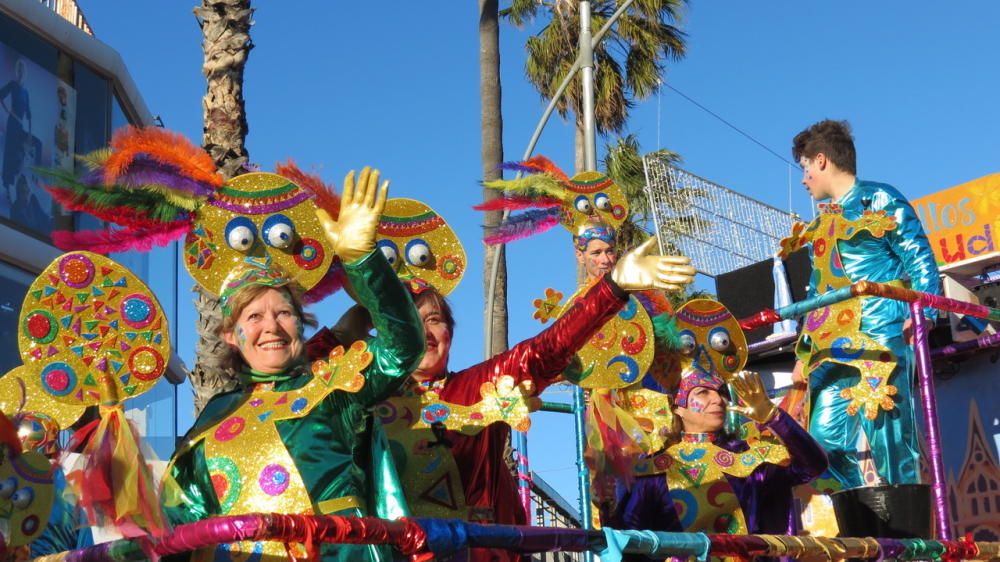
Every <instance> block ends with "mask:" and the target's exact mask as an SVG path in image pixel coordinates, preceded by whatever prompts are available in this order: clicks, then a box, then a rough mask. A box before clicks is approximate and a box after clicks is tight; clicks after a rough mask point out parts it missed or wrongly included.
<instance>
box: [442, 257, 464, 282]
mask: <svg viewBox="0 0 1000 562" xmlns="http://www.w3.org/2000/svg"><path fill="white" fill-rule="evenodd" d="M464 270H465V265H464V264H463V263H462V258H461V257H459V256H456V255H447V256H444V257H443V258H441V260H440V261H439V262H438V273H439V274H440V275H441V277H443V278H445V279H447V280H449V281H451V280H453V279H458V278H459V277H461V275H462V271H464Z"/></svg>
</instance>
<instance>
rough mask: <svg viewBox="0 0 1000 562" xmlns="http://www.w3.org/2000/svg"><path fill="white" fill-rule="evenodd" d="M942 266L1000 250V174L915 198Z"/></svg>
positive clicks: (921, 220) (916, 207) (916, 208)
mask: <svg viewBox="0 0 1000 562" xmlns="http://www.w3.org/2000/svg"><path fill="white" fill-rule="evenodd" d="M912 203H913V208H914V209H915V210H916V211H917V216H919V217H920V222H922V223H923V225H924V230H925V231H926V232H927V238H928V239H929V240H930V243H931V248H933V249H934V256H935V257H937V262H938V265H939V266H944V265H954V264H957V263H961V262H964V261H968V260H972V259H976V258H979V257H980V256H985V255H987V254H992V253H994V252H997V251H998V250H1000V244H998V243H1000V240H998V239H997V236H998V235H1000V174H992V175H989V176H984V177H981V178H979V179H975V180H972V181H970V182H966V183H963V184H961V185H956V186H955V187H950V188H948V189H945V190H942V191H938V192H937V193H932V194H930V195H928V196H926V197H921V198H920V199H914V200H913V201H912Z"/></svg>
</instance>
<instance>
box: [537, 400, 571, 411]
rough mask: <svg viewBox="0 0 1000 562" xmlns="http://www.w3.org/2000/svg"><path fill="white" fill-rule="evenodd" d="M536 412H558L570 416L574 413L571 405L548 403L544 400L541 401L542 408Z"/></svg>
mask: <svg viewBox="0 0 1000 562" xmlns="http://www.w3.org/2000/svg"><path fill="white" fill-rule="evenodd" d="M538 410H539V411H540V412H559V413H560V414H572V413H573V412H575V411H576V410H575V409H574V408H573V405H572V404H566V403H564V402H548V401H546V400H543V401H542V407H541V408H539V409H538Z"/></svg>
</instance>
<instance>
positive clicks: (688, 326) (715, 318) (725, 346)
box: [674, 299, 748, 408]
mask: <svg viewBox="0 0 1000 562" xmlns="http://www.w3.org/2000/svg"><path fill="white" fill-rule="evenodd" d="M676 318H677V330H678V337H679V338H680V343H681V353H682V355H683V358H682V359H681V380H680V384H679V385H678V389H677V395H676V396H675V399H674V402H675V403H676V404H677V405H678V406H682V407H685V408H686V407H687V398H688V393H690V392H691V390H692V389H694V388H696V387H699V386H704V387H707V388H712V389H715V390H718V389H720V388H722V386H723V384H724V382H723V381H724V380H725V379H726V378H728V377H729V376H731V375H733V374H735V373H737V372H739V371H740V370H741V369H743V367H744V366H745V365H746V362H747V357H748V354H747V340H746V336H745V335H744V334H743V329H742V328H740V324H739V321H738V320H737V319H736V318H735V317H734V316H733V314H732V313H731V312H729V309H727V308H726V307H725V306H723V305H722V303H720V302H717V301H714V300H710V299H695V300H691V301H688V302H686V303H684V305H683V306H681V307H680V308H679V309H678V310H677V316H676Z"/></svg>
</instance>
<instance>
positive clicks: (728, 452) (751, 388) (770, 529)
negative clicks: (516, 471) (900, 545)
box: [588, 299, 827, 534]
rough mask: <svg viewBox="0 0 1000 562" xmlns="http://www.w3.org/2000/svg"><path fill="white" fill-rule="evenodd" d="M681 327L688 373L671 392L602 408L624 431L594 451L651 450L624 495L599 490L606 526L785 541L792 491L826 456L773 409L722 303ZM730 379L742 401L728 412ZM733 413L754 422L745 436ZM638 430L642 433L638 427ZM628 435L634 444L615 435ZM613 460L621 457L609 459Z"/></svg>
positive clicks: (621, 479)
mask: <svg viewBox="0 0 1000 562" xmlns="http://www.w3.org/2000/svg"><path fill="white" fill-rule="evenodd" d="M676 330H677V339H678V340H679V343H680V346H679V355H681V364H682V366H683V367H682V372H681V376H680V381H679V383H678V384H677V385H676V386H675V387H673V388H671V389H669V391H670V392H669V393H661V392H656V391H653V390H651V389H648V388H642V387H641V386H639V385H636V386H638V388H636V387H632V388H626V389H621V390H620V391H619V392H618V394H617V395H616V396H614V398H615V400H614V402H613V403H612V404H611V405H605V406H603V407H602V404H604V403H602V402H600V401H597V400H596V399H595V401H594V403H595V406H594V407H595V408H596V409H598V410H599V412H600V414H601V415H600V416H599V417H598V418H597V419H598V420H599V421H600V424H599V425H602V426H610V425H611V424H614V426H613V427H612V428H611V429H612V430H613V431H608V430H602V431H600V432H599V434H600V435H601V436H602V440H601V441H595V442H592V443H591V449H602V448H603V449H605V450H607V449H609V448H610V447H611V446H612V445H619V444H621V445H623V446H624V448H625V449H628V450H638V451H642V452H641V453H640V454H637V455H634V456H633V457H632V465H631V467H630V470H628V471H620V473H619V474H618V486H617V488H618V490H617V492H618V493H617V498H615V495H614V494H613V493H612V492H611V490H610V489H609V486H608V485H607V483H605V482H600V483H599V484H600V485H598V486H595V487H596V490H597V498H598V500H599V502H598V506H599V508H600V510H601V523H602V524H603V525H606V526H609V527H614V528H625V529H652V530H657V531H672V532H710V533H729V534H747V533H777V534H785V533H786V532H787V531H788V529H789V527H790V525H789V523H790V516H791V514H792V511H791V510H792V487H793V486H796V485H798V484H802V483H805V482H808V481H810V480H812V479H813V478H815V477H816V476H818V475H819V474H820V473H822V472H823V470H824V469H825V468H826V466H827V461H826V456H825V454H824V453H823V450H822V449H821V448H820V447H819V445H818V444H817V443H816V442H815V440H813V439H812V438H811V437H810V436H809V434H808V433H807V432H806V431H805V429H803V428H802V427H801V426H800V425H798V424H797V423H796V422H795V421H794V420H793V419H792V418H791V417H789V416H788V415H787V414H786V413H785V412H783V411H782V410H780V409H779V408H777V407H776V406H774V404H772V402H771V401H770V399H769V398H768V396H767V393H766V391H765V390H764V386H763V383H762V381H761V379H760V376H759V375H757V374H756V373H752V372H749V371H744V370H743V367H744V366H745V364H746V361H747V358H748V350H747V344H746V338H745V336H744V334H743V332H742V329H741V328H740V325H739V322H738V321H737V320H736V319H735V318H734V317H733V315H732V313H730V312H729V310H727V309H726V308H725V307H724V306H723V305H722V304H721V303H719V302H717V301H713V300H710V299H695V300H690V301H688V302H686V303H684V305H683V306H681V307H680V308H679V309H678V310H677V313H676ZM727 380H728V381H729V382H730V383H731V385H732V387H733V388H734V390H735V391H736V393H737V395H738V396H739V399H740V401H741V402H740V403H736V402H733V405H732V406H729V407H728V408H727V406H728V405H729V403H730V397H729V396H728V390H727V389H726V387H725V382H724V381H727ZM727 410H733V411H736V412H739V413H741V414H743V415H744V416H746V417H747V418H749V419H750V420H751V422H750V423H747V424H744V425H743V426H741V427H740V430H739V435H733V434H730V433H728V432H727V431H726V417H727V416H726V412H727ZM637 425H638V427H640V428H641V432H637V431H632V430H630V428H634V427H636V426H637ZM623 432H624V437H625V439H624V440H622V439H621V438H616V437H615V435H618V434H621V433H623ZM643 433H645V434H643ZM609 435H610V437H606V436H609ZM600 452H601V451H600V450H592V451H589V452H588V455H592V456H593V455H595V454H596V453H600ZM612 453H617V452H616V451H606V452H605V453H604V454H607V455H609V456H610V455H611V454H612ZM609 498H610V499H611V501H608V500H609ZM615 500H616V501H615Z"/></svg>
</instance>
